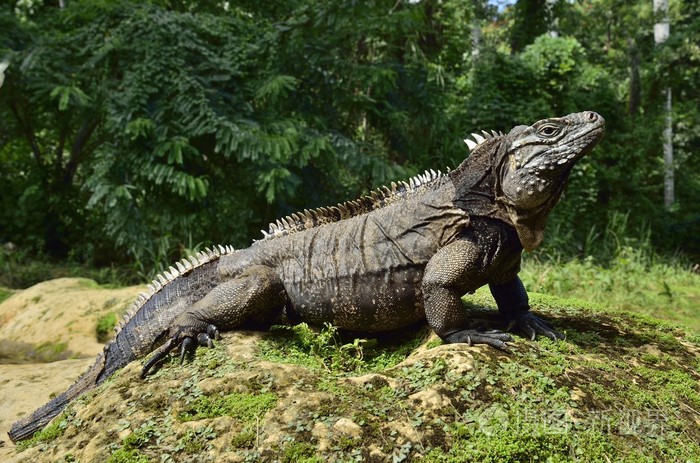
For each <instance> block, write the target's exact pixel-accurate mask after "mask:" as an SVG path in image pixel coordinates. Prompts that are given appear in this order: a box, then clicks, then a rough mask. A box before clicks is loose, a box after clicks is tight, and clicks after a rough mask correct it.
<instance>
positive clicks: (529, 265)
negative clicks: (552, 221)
mask: <svg viewBox="0 0 700 463" xmlns="http://www.w3.org/2000/svg"><path fill="white" fill-rule="evenodd" d="M520 276H521V278H522V280H523V283H524V284H525V287H526V288H527V289H528V291H533V292H538V293H544V294H549V295H552V296H559V297H573V298H577V299H581V300H585V301H590V302H594V303H597V304H601V305H603V306H605V307H607V308H610V309H614V310H624V311H629V312H633V313H640V314H645V315H650V316H654V317H656V318H661V319H664V320H669V321H673V322H677V323H681V324H684V325H686V326H688V327H690V328H692V329H693V330H695V331H698V332H700V275H699V274H697V273H693V272H691V271H690V270H689V269H687V268H685V267H683V266H681V265H678V264H677V265H673V264H670V263H665V262H653V261H649V260H648V259H646V258H645V257H644V256H643V255H640V253H639V252H638V251H637V250H635V249H632V248H623V249H621V250H620V252H619V254H618V256H617V257H616V258H614V259H613V260H612V262H611V263H610V264H608V265H603V264H600V263H598V262H596V260H595V259H594V258H592V257H589V258H587V259H583V260H580V259H572V260H568V261H546V260H538V259H536V258H530V259H528V258H527V256H526V257H525V260H524V262H523V268H522V270H521V272H520Z"/></svg>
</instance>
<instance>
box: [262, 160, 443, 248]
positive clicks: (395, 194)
mask: <svg viewBox="0 0 700 463" xmlns="http://www.w3.org/2000/svg"><path fill="white" fill-rule="evenodd" d="M442 177H443V174H442V172H440V171H437V172H436V171H434V170H432V169H431V170H426V171H425V172H424V173H422V174H418V175H416V176H414V177H412V178H411V179H409V181H408V182H403V181H400V182H398V183H396V182H391V184H390V185H391V187H387V186H382V187H380V188H378V189H376V190H373V191H372V192H370V193H369V194H368V195H365V196H362V197H360V198H358V199H355V200H351V201H345V202H343V203H340V204H337V205H336V206H330V207H319V208H316V209H311V210H309V209H304V211H303V212H299V213H293V214H290V215H288V216H287V217H284V218H281V219H278V220H277V221H275V222H272V223H270V225H269V226H268V229H267V231H265V230H261V232H262V235H263V238H262V239H261V240H257V241H258V242H260V241H267V240H270V239H274V238H278V237H280V236H286V235H289V234H292V233H295V232H299V231H302V230H307V229H310V228H315V227H319V226H321V225H324V224H327V223H332V222H339V221H341V220H344V219H348V218H351V217H355V216H358V215H362V214H366V213H368V212H371V211H373V210H376V209H380V208H382V207H384V206H385V205H387V204H389V203H391V202H393V201H395V200H396V199H399V198H401V197H403V196H405V195H406V194H407V193H415V192H419V191H422V190H423V189H424V188H426V187H427V185H429V184H431V183H432V182H433V181H435V180H437V179H440V178H442Z"/></svg>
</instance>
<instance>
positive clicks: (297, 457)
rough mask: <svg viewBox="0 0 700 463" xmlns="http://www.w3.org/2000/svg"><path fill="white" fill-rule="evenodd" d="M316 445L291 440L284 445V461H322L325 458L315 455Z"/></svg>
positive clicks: (309, 462)
mask: <svg viewBox="0 0 700 463" xmlns="http://www.w3.org/2000/svg"><path fill="white" fill-rule="evenodd" d="M314 453H315V447H314V446H313V445H312V444H309V443H307V442H289V443H288V444H287V445H285V446H284V450H283V452H282V456H281V459H280V461H282V463H322V462H324V461H325V459H323V458H320V457H317V456H315V455H314Z"/></svg>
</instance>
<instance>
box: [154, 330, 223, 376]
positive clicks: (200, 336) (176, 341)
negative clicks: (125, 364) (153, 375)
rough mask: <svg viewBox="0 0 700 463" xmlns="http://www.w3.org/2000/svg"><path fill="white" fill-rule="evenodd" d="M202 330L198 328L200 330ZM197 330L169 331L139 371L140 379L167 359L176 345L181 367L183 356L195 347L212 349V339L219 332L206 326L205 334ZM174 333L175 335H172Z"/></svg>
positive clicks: (216, 336) (217, 336)
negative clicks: (165, 339) (166, 338)
mask: <svg viewBox="0 0 700 463" xmlns="http://www.w3.org/2000/svg"><path fill="white" fill-rule="evenodd" d="M201 329H202V328H199V330H201ZM197 331H198V330H197V329H194V328H190V329H185V328H174V329H171V331H170V333H171V334H170V335H169V337H168V340H167V341H166V342H165V344H163V345H162V346H160V347H159V348H158V349H157V350H156V351H155V352H154V353H153V356H152V357H151V358H150V360H148V361H147V362H146V364H145V365H144V366H143V370H141V378H142V379H143V378H145V377H146V376H147V375H148V373H149V372H150V371H151V369H152V368H153V367H154V366H155V365H156V364H157V363H158V362H160V361H161V360H162V359H164V358H165V357H167V355H168V354H169V353H170V351H172V350H173V349H175V348H176V347H177V346H178V345H179V346H180V364H181V365H182V364H183V363H184V361H185V356H186V355H187V353H188V352H193V351H194V350H195V349H197V345H200V346H207V347H214V339H218V338H219V330H218V328H216V326H214V325H207V327H206V332H200V333H197ZM172 333H175V334H172Z"/></svg>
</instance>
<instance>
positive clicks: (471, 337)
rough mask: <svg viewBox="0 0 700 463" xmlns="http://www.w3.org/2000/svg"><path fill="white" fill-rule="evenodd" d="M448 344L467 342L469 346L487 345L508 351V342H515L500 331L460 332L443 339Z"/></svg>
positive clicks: (508, 335)
mask: <svg viewBox="0 0 700 463" xmlns="http://www.w3.org/2000/svg"><path fill="white" fill-rule="evenodd" d="M443 340H444V341H445V342H447V343H448V344H452V343H455V342H466V343H467V344H469V345H470V346H471V345H474V344H487V345H489V346H491V347H495V348H496V349H501V350H505V351H507V350H508V344H506V343H507V342H510V341H512V340H513V337H512V336H511V335H510V334H508V333H504V332H503V331H499V330H460V331H456V332H454V333H452V334H448V335H447V336H445V337H444V338H443Z"/></svg>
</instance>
